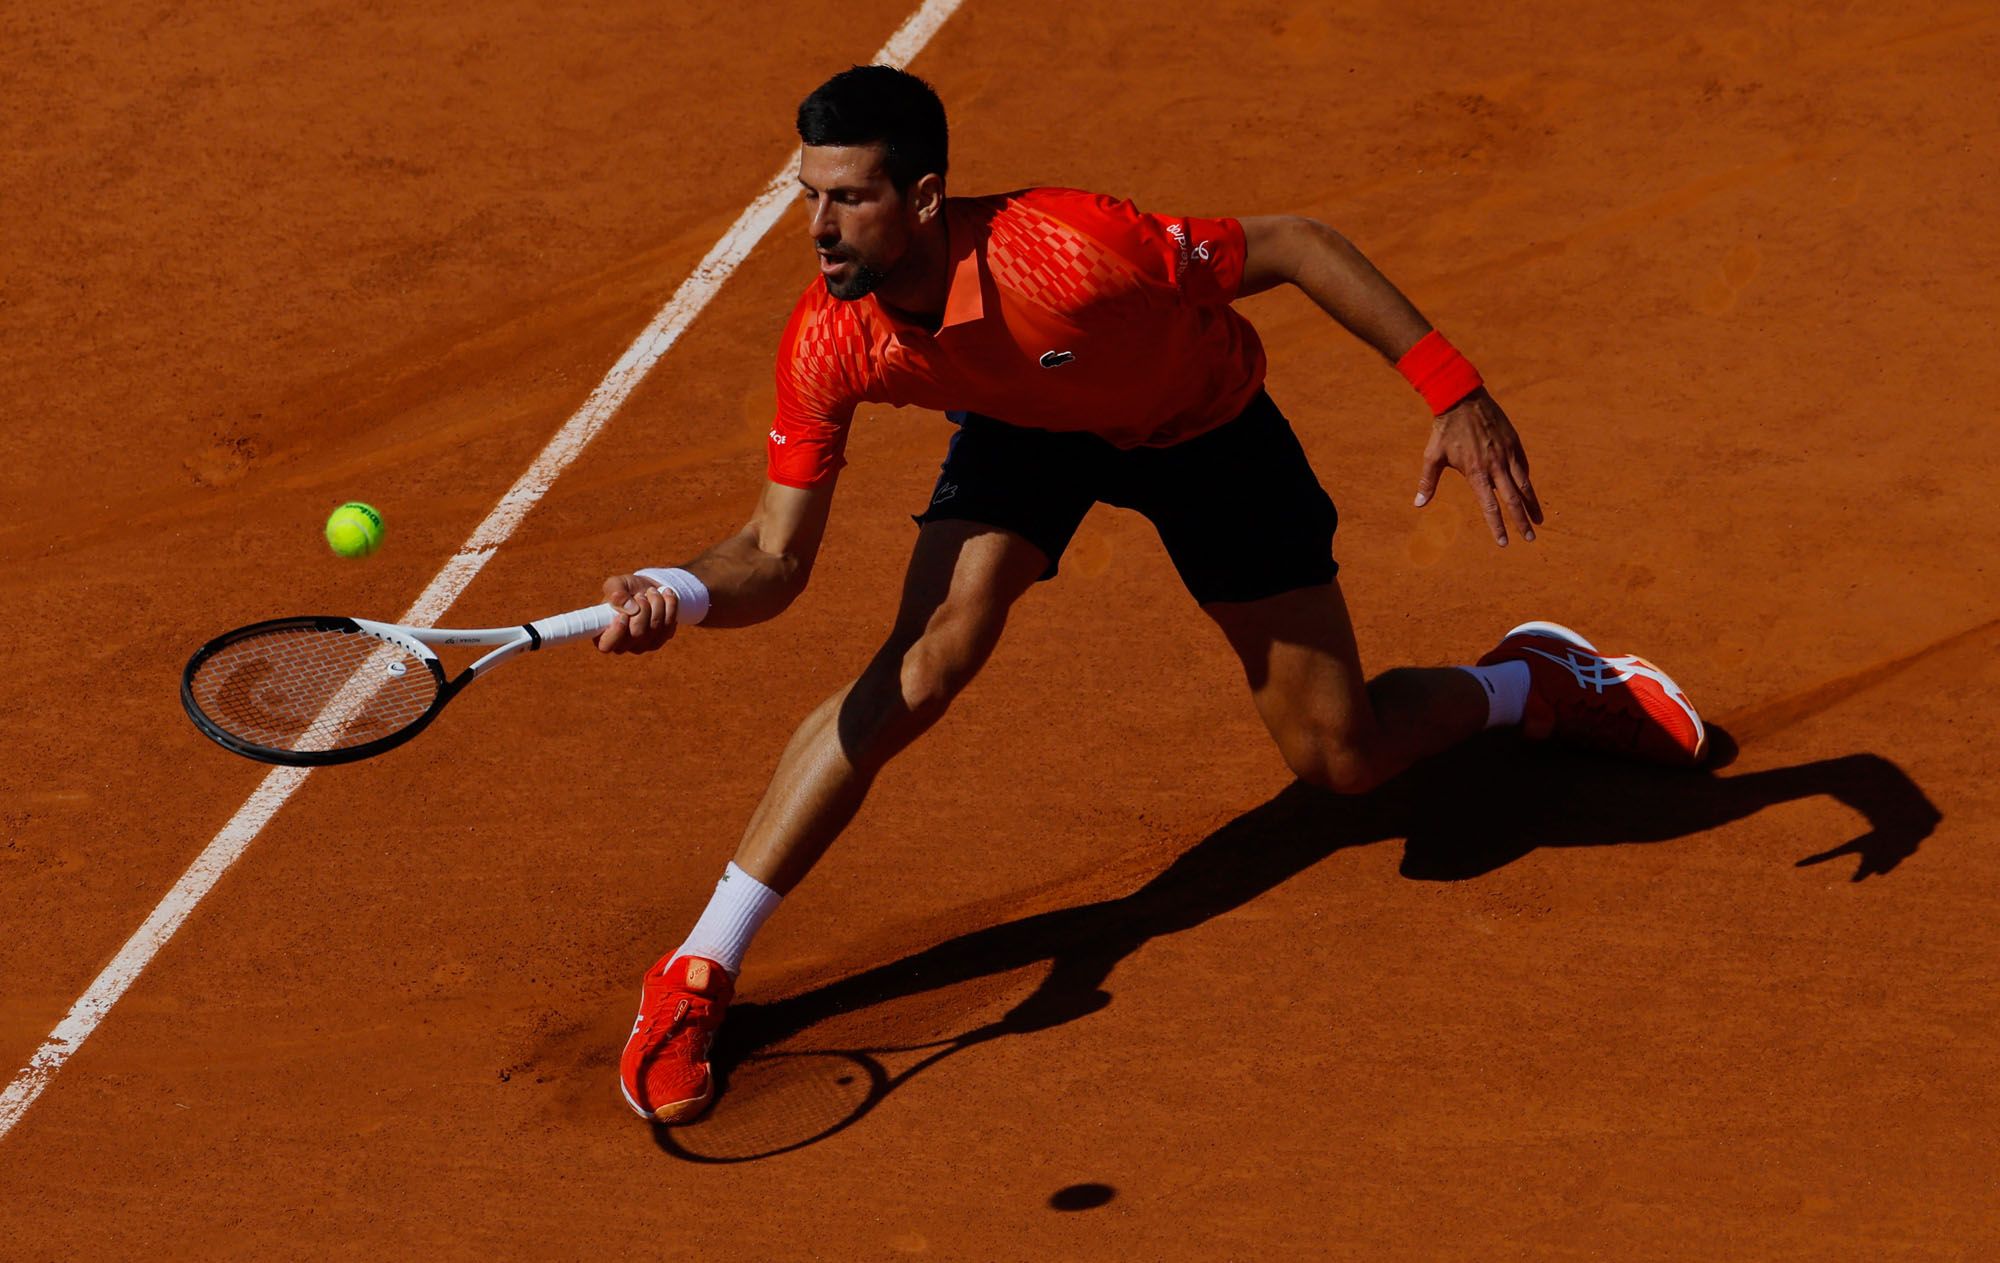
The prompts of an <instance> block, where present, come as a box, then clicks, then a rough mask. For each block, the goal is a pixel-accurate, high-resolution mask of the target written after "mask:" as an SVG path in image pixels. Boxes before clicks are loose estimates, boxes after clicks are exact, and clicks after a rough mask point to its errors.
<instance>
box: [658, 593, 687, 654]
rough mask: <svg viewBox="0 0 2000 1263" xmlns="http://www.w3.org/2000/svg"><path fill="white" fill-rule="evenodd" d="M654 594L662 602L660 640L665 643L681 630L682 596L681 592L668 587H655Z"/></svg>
mask: <svg viewBox="0 0 2000 1263" xmlns="http://www.w3.org/2000/svg"><path fill="white" fill-rule="evenodd" d="M652 595H653V596H654V597H655V598H656V599H658V601H659V603H660V610H659V625H660V628H661V632H660V641H661V643H663V644H664V643H665V642H667V641H669V640H672V639H673V638H674V633H675V632H676V631H679V630H680V614H681V598H680V596H679V594H677V593H675V592H673V591H671V590H670V589H667V588H655V589H653V592H652Z"/></svg>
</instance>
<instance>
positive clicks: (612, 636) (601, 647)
mask: <svg viewBox="0 0 2000 1263" xmlns="http://www.w3.org/2000/svg"><path fill="white" fill-rule="evenodd" d="M606 595H607V596H608V595H609V592H608V591H607V592H606ZM624 643H625V616H624V615H623V614H613V615H612V616H611V623H610V625H609V626H607V627H606V628H605V629H604V630H603V631H601V632H599V633H597V651H598V652H599V653H622V652H623V651H624V650H623V646H624Z"/></svg>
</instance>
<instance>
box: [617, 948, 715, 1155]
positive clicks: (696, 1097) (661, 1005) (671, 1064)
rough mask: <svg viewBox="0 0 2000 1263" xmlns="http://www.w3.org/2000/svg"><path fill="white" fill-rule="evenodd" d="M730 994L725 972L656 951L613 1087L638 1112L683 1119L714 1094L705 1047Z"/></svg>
mask: <svg viewBox="0 0 2000 1263" xmlns="http://www.w3.org/2000/svg"><path fill="white" fill-rule="evenodd" d="M735 993H736V984H735V983H733V982H731V981H730V978H729V971H728V970H726V969H724V968H723V967H722V966H721V965H718V964H716V963H715V962H714V961H712V960H707V959H705V958H703V957H700V956H681V957H675V956H672V955H668V956H663V957H661V958H660V961H659V963H658V964H656V965H654V966H653V967H652V968H651V969H649V970H647V971H646V982H645V986H644V987H643V988H642V989H641V990H640V992H639V1017H638V1020H636V1021H634V1022H633V1023H632V1037H631V1038H630V1039H628V1040H626V1041H625V1055H624V1057H622V1058H621V1059H620V1060H619V1062H618V1086H619V1088H620V1090H622V1091H623V1092H624V1093H625V1103H626V1104H627V1105H630V1106H631V1107H632V1108H633V1109H634V1110H635V1111H637V1113H638V1115H639V1117H641V1118H646V1119H651V1120H652V1121H654V1122H660V1123H684V1122H687V1121H688V1120H689V1119H692V1118H694V1117H695V1116H696V1115H698V1114H700V1113H701V1112H702V1111H703V1110H704V1109H707V1108H708V1103H709V1102H710V1101H711V1100H713V1099H715V1076H714V1075H713V1074H711V1073H710V1072H709V1069H708V1046H709V1044H710V1043H711V1042H712V1041H713V1040H714V1039H715V1032H716V1030H717V1029H719V1028H720V1027H721V1025H722V1014H723V1011H724V1010H726V1009H727V1008H728V1007H729V998H730V997H731V996H732V995H734V994H735Z"/></svg>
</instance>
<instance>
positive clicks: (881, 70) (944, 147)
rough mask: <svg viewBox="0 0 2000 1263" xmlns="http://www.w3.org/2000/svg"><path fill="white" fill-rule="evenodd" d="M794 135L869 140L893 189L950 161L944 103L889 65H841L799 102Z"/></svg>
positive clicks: (810, 139)
mask: <svg viewBox="0 0 2000 1263" xmlns="http://www.w3.org/2000/svg"><path fill="white" fill-rule="evenodd" d="M799 139H800V140H801V141H804V142H805V143H806V144H808V145H873V144H880V145H881V146H882V147H883V150H884V151H885V156H884V161H883V167H884V168H885V169H886V170H887V171H888V174H889V179H890V180H891V181H892V182H893V183H894V184H895V186H896V188H897V189H898V190H903V189H907V188H909V187H910V186H911V185H912V184H915V183H916V182H917V181H918V180H920V179H922V178H923V177H924V176H925V175H928V174H929V173H931V172H933V171H935V172H936V173H937V174H938V175H939V176H940V177H942V176H943V175H944V173H945V168H946V166H947V165H948V164H949V161H950V149H951V146H950V141H949V135H948V129H947V127H946V126H945V120H944V102H942V101H940V100H938V95H937V93H935V92H933V91H932V90H931V85H930V84H928V83H925V82H924V81H923V80H922V79H919V78H917V77H916V76H915V75H913V74H911V73H909V72H908V71H906V70H898V69H896V68H895V67H894V66H855V67H853V68H852V69H850V70H843V71H841V72H840V73H839V74H837V75H835V76H834V77H833V78H831V79H828V80H827V81H826V82H825V83H822V84H820V85H819V86H818V87H817V88H814V89H813V90H812V95H811V96H808V97H807V98H806V99H805V100H803V101H801V102H799Z"/></svg>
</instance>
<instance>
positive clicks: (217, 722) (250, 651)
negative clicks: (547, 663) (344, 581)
mask: <svg viewBox="0 0 2000 1263" xmlns="http://www.w3.org/2000/svg"><path fill="white" fill-rule="evenodd" d="M615 615H616V611H615V610H613V609H612V608H611V607H610V606H608V605H593V606H591V607H590V608H588V609H581V610H571V611H570V612H569V613H567V614H557V615H554V616H552V617H550V618H543V619H538V620H536V621H535V622H532V623H524V624H522V625H521V626H519V627H488V628H482V629H478V630H469V631H468V630H454V629H451V628H445V627H401V626H398V625H397V624H394V623H377V622H372V621H370V620H369V619H365V618H336V617H331V616H326V615H305V616H302V617H296V618H274V619H270V620H269V621H267V622H262V623H252V624H250V625H249V626H248V627H239V628H237V629H236V630H235V631H232V632H229V633H227V634H225V635H221V636H218V637H216V638H215V639H214V640H211V641H209V642H208V643H207V644H205V645H203V646H202V647H201V648H200V649H197V650H195V654H194V657H192V658H190V659H188V664H187V669H186V670H185V671H183V672H182V673H181V705H182V706H183V707H184V708H185V709H186V710H187V713H188V718H189V719H192V720H193V721H194V726H195V727H197V728H199V729H201V731H202V735H204V736H206V737H208V738H209V739H210V740H211V741H214V742H215V743H216V744H217V745H219V746H221V747H222V748H223V749H225V750H228V751H231V752H233V753H235V754H240V755H243V756H244V757H246V758H251V759H257V760H260V761H262V762H265V763H283V764H286V765H288V766H291V767H321V766H324V765H326V764H330V763H353V762H355V761H357V760H359V759H366V758H371V757H373V756H374V755H377V754H381V753H382V752H384V751H386V750H393V749H395V748H396V747H397V746H399V745H401V744H403V743H404V742H405V741H408V740H409V739H410V738H411V737H414V736H416V735H417V734H418V733H420V732H422V731H423V730H424V729H425V728H427V727H429V726H430V722H431V721H432V720H433V719H436V718H437V716H438V712H439V711H441V710H443V709H444V707H445V703H447V702H449V701H450V700H451V699H452V698H454V697H456V696H458V695H459V694H460V693H462V692H464V691H465V686H466V685H468V684H470V683H472V682H473V681H474V680H476V679H478V678H479V677H480V676H482V675H485V674H486V673H488V672H490V671H491V670H493V668H495V667H497V666H499V665H500V664H501V663H503V662H505V661H507V659H509V658H512V657H514V656H515V655H516V654H519V653H523V652H526V651H529V650H535V649H540V648H541V647H542V646H543V645H561V644H567V643H568V642H570V641H574V640H584V639H587V638H588V637H591V636H595V635H596V634H597V633H598V632H600V631H603V630H604V629H605V628H606V627H609V626H610V625H611V620H612V618H613V617H614V616H615ZM454 645H464V646H471V647H475V648H484V647H486V646H492V650H491V652H489V653H487V654H486V655H485V656H484V657H482V658H480V659H479V660H478V661H476V662H474V663H473V664H472V665H471V666H468V667H466V668H465V669H464V670H463V671H461V672H459V673H458V675H457V676H456V677H455V678H452V679H446V678H445V673H444V664H443V663H442V662H440V661H439V660H438V656H437V653H436V652H435V649H437V648H444V647H447V646H454Z"/></svg>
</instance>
